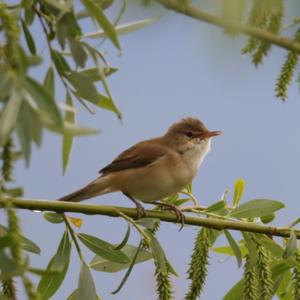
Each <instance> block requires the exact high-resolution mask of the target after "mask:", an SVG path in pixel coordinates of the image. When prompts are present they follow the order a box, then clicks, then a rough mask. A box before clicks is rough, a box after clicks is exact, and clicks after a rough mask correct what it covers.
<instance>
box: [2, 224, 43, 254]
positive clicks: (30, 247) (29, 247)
mask: <svg viewBox="0 0 300 300" xmlns="http://www.w3.org/2000/svg"><path fill="white" fill-rule="evenodd" d="M7 232H8V229H7V228H6V227H5V226H3V225H1V224H0V236H1V235H4V234H6V233H7ZM21 239H22V248H23V249H24V250H25V251H27V252H31V253H35V254H40V253H41V249H40V248H39V246H38V245H37V244H35V243H34V242H33V241H31V240H30V239H28V238H27V237H25V236H23V235H21Z"/></svg>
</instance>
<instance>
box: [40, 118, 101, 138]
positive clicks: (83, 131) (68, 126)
mask: <svg viewBox="0 0 300 300" xmlns="http://www.w3.org/2000/svg"><path fill="white" fill-rule="evenodd" d="M43 122H44V126H45V127H46V128H48V129H49V130H51V131H53V132H56V133H60V134H64V133H68V134H72V135H74V136H85V135H95V134H99V133H100V132H101V130H99V129H93V128H87V127H81V126H79V125H78V124H72V123H69V122H64V128H63V129H61V128H57V127H56V126H55V125H54V124H51V123H49V122H47V120H43Z"/></svg>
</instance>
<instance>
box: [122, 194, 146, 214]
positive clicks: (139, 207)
mask: <svg viewBox="0 0 300 300" xmlns="http://www.w3.org/2000/svg"><path fill="white" fill-rule="evenodd" d="M123 194H124V195H125V196H126V197H127V198H129V199H130V200H131V201H132V202H133V203H134V204H135V206H136V211H137V218H138V219H139V218H142V217H145V216H146V212H145V209H144V207H143V206H142V205H141V203H140V202H139V201H138V200H136V199H134V198H133V197H131V196H130V195H129V194H127V193H123Z"/></svg>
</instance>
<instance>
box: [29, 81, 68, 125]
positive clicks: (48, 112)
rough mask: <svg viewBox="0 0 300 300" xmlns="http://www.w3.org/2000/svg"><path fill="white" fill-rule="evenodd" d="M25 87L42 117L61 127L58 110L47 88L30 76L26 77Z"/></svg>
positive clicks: (61, 122)
mask: <svg viewBox="0 0 300 300" xmlns="http://www.w3.org/2000/svg"><path fill="white" fill-rule="evenodd" d="M25 87H26V89H27V91H28V92H29V93H30V94H31V96H32V98H33V100H34V101H35V102H36V104H37V106H38V107H39V109H40V110H41V112H42V113H43V115H44V117H45V118H46V119H49V120H50V121H51V122H53V123H54V124H55V125H56V126H57V127H59V128H63V121H62V118H61V115H60V112H59V110H58V108H57V105H56V103H55V101H54V99H53V97H52V96H51V94H50V93H49V92H48V90H47V89H46V88H45V87H43V86H42V85H41V84H39V83H38V82H36V81H35V80H34V79H32V78H30V77H27V79H26V82H25Z"/></svg>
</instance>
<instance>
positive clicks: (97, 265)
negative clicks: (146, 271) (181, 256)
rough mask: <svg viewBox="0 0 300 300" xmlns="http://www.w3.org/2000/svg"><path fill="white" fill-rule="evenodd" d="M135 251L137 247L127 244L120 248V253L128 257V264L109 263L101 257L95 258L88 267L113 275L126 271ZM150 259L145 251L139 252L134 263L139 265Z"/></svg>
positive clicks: (149, 254)
mask: <svg viewBox="0 0 300 300" xmlns="http://www.w3.org/2000/svg"><path fill="white" fill-rule="evenodd" d="M137 249H138V248H137V247H135V246H133V245H129V244H127V245H125V246H124V247H123V248H122V251H123V252H124V253H125V254H126V255H127V256H128V257H129V260H130V262H128V263H126V264H120V263H116V262H111V261H110V260H107V259H105V258H103V257H100V256H95V257H94V258H93V260H92V261H91V263H90V267H91V268H92V269H94V270H96V271H100V272H108V273H115V272H119V271H122V270H124V269H127V268H128V267H129V266H130V264H131V262H132V259H133V257H134V255H135V253H136V251H137ZM152 258H153V256H152V254H151V253H150V252H148V251H145V250H140V251H139V253H138V256H137V259H136V262H135V263H136V264H137V263H141V262H144V261H147V260H149V259H152Z"/></svg>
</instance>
